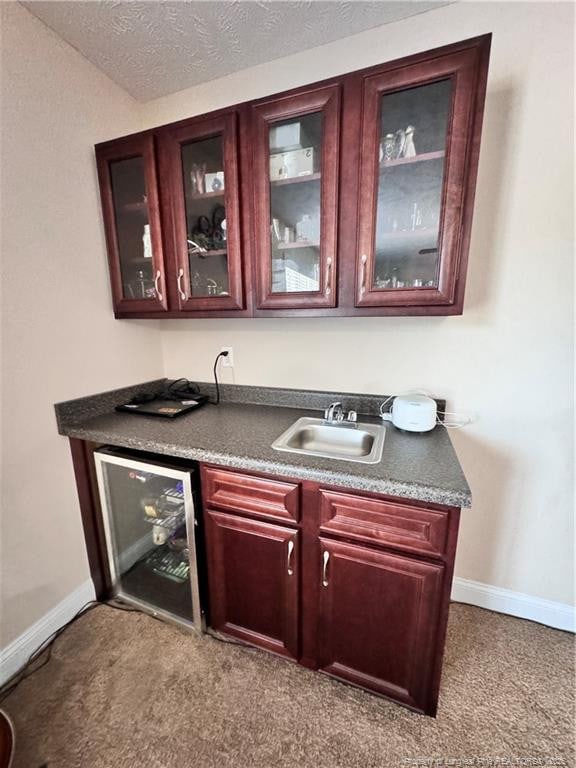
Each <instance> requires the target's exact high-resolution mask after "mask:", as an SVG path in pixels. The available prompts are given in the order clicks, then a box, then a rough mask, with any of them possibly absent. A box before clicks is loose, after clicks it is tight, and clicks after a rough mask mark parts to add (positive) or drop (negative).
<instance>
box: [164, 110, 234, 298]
mask: <svg viewBox="0 0 576 768" xmlns="http://www.w3.org/2000/svg"><path fill="white" fill-rule="evenodd" d="M236 120H237V116H236V113H235V112H230V113H228V114H226V115H224V116H223V117H216V118H209V119H202V118H201V119H198V120H192V121H190V122H189V123H188V125H186V126H183V127H181V128H176V129H173V130H171V131H170V132H169V133H168V134H167V135H166V137H165V139H164V141H165V142H166V143H165V146H166V149H167V154H168V167H169V169H170V171H169V176H170V181H169V183H170V189H171V196H172V208H173V215H174V237H175V265H176V266H175V268H176V275H175V281H176V285H175V288H176V290H177V297H178V306H179V308H180V309H182V310H202V311H205V310H208V311H217V310H235V309H242V308H243V306H244V298H243V289H242V265H241V262H242V258H241V245H240V206H239V187H238V146H237V128H236Z"/></svg>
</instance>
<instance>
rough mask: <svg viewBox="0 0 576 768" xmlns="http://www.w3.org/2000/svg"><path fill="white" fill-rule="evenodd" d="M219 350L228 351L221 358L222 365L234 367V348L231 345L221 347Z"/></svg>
mask: <svg viewBox="0 0 576 768" xmlns="http://www.w3.org/2000/svg"><path fill="white" fill-rule="evenodd" d="M220 352H228V356H227V357H223V358H222V367H223V368H234V350H233V349H232V347H222V349H221V350H220Z"/></svg>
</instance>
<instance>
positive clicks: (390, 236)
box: [382, 229, 437, 240]
mask: <svg viewBox="0 0 576 768" xmlns="http://www.w3.org/2000/svg"><path fill="white" fill-rule="evenodd" d="M427 237H430V238H431V237H437V232H436V230H434V229H397V230H396V231H394V232H383V233H382V239H386V240H425V239H426V238H427Z"/></svg>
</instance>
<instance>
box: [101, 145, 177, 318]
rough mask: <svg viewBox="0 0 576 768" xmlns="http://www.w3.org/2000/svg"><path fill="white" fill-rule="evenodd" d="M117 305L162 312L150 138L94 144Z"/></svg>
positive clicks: (131, 310) (127, 309)
mask: <svg viewBox="0 0 576 768" xmlns="http://www.w3.org/2000/svg"><path fill="white" fill-rule="evenodd" d="M96 161H97V165H98V177H99V181H100V194H101V198H102V211H103V216H104V228H105V232H106V244H107V248H108V260H109V265H110V279H111V283H112V297H113V301H114V309H115V311H116V312H118V313H122V315H127V314H130V313H134V314H138V313H140V312H163V311H166V309H167V307H168V303H167V299H166V286H165V282H166V281H165V270H164V258H163V253H162V236H161V227H160V211H159V203H158V188H157V177H156V158H155V152H154V139H153V137H152V136H137V137H134V138H132V137H131V138H128V139H120V140H118V141H114V142H109V143H107V144H101V145H98V146H97V147H96Z"/></svg>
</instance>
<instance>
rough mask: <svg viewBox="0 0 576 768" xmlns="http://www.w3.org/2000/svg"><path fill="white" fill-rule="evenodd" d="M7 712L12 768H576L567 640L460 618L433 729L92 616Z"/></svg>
mask: <svg viewBox="0 0 576 768" xmlns="http://www.w3.org/2000/svg"><path fill="white" fill-rule="evenodd" d="M4 707H5V708H6V709H7V711H8V712H9V713H10V714H11V715H12V717H13V719H14V721H15V724H16V729H17V746H18V749H17V754H16V761H15V766H14V768H39V767H40V766H42V765H45V764H46V765H47V766H49V768H140V767H142V768H179V767H180V766H182V767H183V768H187V767H188V766H202V768H212V767H213V768H228V767H229V766H235V768H252V767H253V768H308V767H310V768H312V767H313V768H348V767H350V768H356V767H358V768H389V766H407V765H408V766H409V765H452V766H470V765H473V766H475V765H478V766H483V767H484V766H489V765H497V766H502V765H504V764H506V763H504V762H498V761H496V760H493V761H488V760H480V758H494V759H495V758H500V759H502V758H510V763H509V764H510V765H523V766H526V765H531V766H534V765H565V766H573V765H574V751H573V731H574V646H573V637H572V636H571V635H568V634H566V633H563V632H559V631H556V630H553V629H548V628H546V627H543V626H539V625H537V624H533V623H530V622H527V621H522V620H519V619H513V618H510V617H508V616H501V615H498V614H495V613H490V612H488V611H483V610H480V609H478V608H471V607H469V606H464V605H453V606H452V609H451V615H450V625H449V633H448V642H447V652H446V659H445V665H444V677H443V684H442V690H441V697H440V708H439V713H438V717H437V719H436V720H433V719H431V718H428V717H422V716H419V715H415V714H412V713H410V712H408V711H407V710H405V709H402V708H401V707H399V706H396V705H394V704H391V703H389V702H387V701H384V700H383V699H379V698H377V697H375V696H372V695H370V694H367V693H364V692H362V691H359V690H356V689H354V688H351V687H349V686H346V685H343V684H341V683H338V682H335V681H333V680H330V679H328V678H327V677H325V676H323V675H319V674H317V673H313V672H309V671H307V670H305V669H302V668H301V667H298V666H296V665H294V664H290V663H287V662H285V661H282V660H280V659H276V658H274V657H272V656H269V655H266V654H264V653H261V652H259V651H249V650H244V649H242V648H239V647H237V646H233V645H227V644H223V643H221V642H218V641H216V640H213V639H211V638H207V637H206V638H198V637H197V636H194V635H189V634H186V633H184V632H183V631H181V630H180V629H178V628H175V627H172V626H170V625H167V624H162V623H160V622H158V621H156V620H154V619H152V618H150V617H147V616H144V615H141V614H138V613H121V612H119V611H114V610H112V609H110V608H106V607H99V608H96V609H95V610H94V611H92V612H91V613H89V614H87V615H86V616H84V617H83V618H82V619H81V620H79V621H78V622H77V623H76V624H74V625H73V626H71V627H70V628H69V629H68V630H67V632H66V633H65V634H64V635H63V636H62V637H61V638H59V640H57V642H56V645H55V647H54V650H53V657H52V659H51V661H50V662H49V664H48V665H47V666H46V667H44V668H43V669H42V670H40V671H39V672H37V673H36V674H35V675H33V676H32V677H31V678H30V679H29V680H27V681H25V682H23V683H22V684H21V686H20V687H19V688H18V689H17V690H16V691H15V692H14V693H13V694H11V696H10V697H9V698H8V699H7V700H6V702H5V703H4ZM473 757H476V758H478V759H477V760H475V761H472V760H470V758H473ZM417 758H419V759H418V760H417ZM425 758H444V762H433V761H432V760H425ZM450 760H451V761H452V762H449V761H450Z"/></svg>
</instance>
